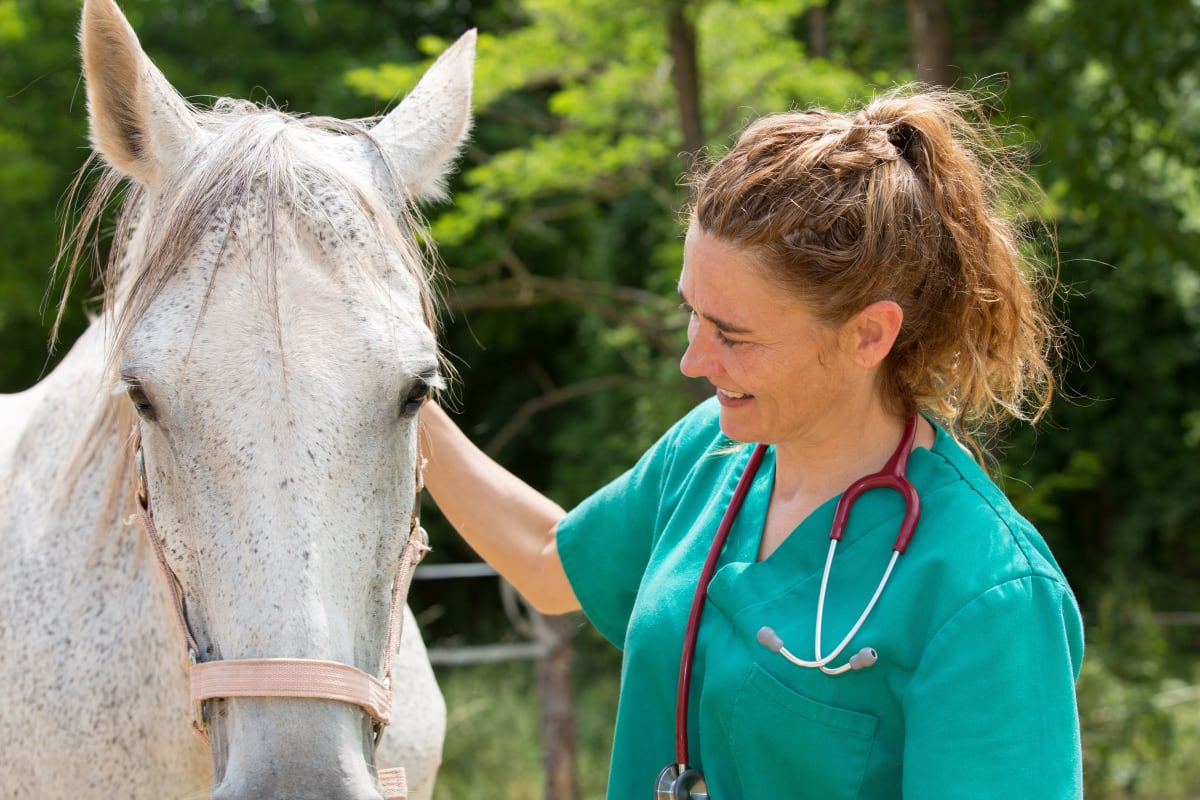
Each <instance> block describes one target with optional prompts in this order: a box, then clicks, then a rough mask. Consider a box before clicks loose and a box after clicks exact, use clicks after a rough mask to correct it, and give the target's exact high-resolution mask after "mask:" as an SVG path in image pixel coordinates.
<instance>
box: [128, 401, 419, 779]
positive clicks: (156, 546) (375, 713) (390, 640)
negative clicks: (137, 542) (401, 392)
mask: <svg viewBox="0 0 1200 800" xmlns="http://www.w3.org/2000/svg"><path fill="white" fill-rule="evenodd" d="M134 446H135V448H136V451H135V456H134V468H135V473H136V475H137V505H138V507H137V511H136V512H135V514H134V517H136V519H137V520H138V521H140V522H141V523H142V527H143V528H144V529H145V531H146V538H147V539H149V540H150V546H151V547H152V548H153V550H154V556H155V558H156V559H157V560H158V567H159V574H160V575H161V576H162V578H163V582H164V583H165V584H166V587H167V592H168V594H170V596H171V607H172V610H173V611H174V612H175V623H176V627H177V628H178V629H179V633H180V637H181V639H182V640H183V646H184V650H185V651H186V658H185V660H184V669H185V670H186V671H187V673H188V677H189V679H190V682H191V696H192V711H193V717H192V721H191V725H192V731H193V732H194V733H195V734H196V735H197V736H198V737H199V738H200V739H201V740H203V741H204V742H205V743H206V744H211V743H210V741H209V737H208V723H207V721H206V719H205V713H204V704H205V702H206V701H208V700H214V699H218V698H229V697H292V698H295V697H300V698H310V699H316V700H337V701H340V702H343V703H350V704H351V705H356V706H360V707H361V708H362V709H363V710H364V711H366V712H367V714H368V715H369V716H370V717H371V720H372V729H373V732H374V744H375V747H378V746H379V742H380V740H381V739H382V738H383V731H384V729H385V728H386V727H387V725H388V723H389V722H391V711H392V662H393V659H394V656H395V654H396V650H397V648H398V647H399V644H400V633H401V628H402V627H403V625H404V604H405V601H406V599H407V597H408V589H409V586H410V584H411V583H412V576H413V571H414V570H415V569H416V566H417V564H418V563H420V561H421V559H422V558H424V556H425V554H426V553H427V552H429V534H428V533H426V532H425V529H424V528H423V527H421V490H422V489H423V488H424V480H423V477H422V474H421V473H422V470H421V467H422V462H421V446H420V443H419V442H418V444H417V464H416V473H417V475H416V496H415V497H414V498H413V507H412V515H411V517H410V520H409V533H408V542H407V543H406V544H405V546H404V551H403V552H402V553H401V554H400V564H399V567H398V568H397V571H396V577H395V579H394V580H393V581H392V607H391V611H390V613H389V617H388V631H387V640H386V644H385V646H384V667H383V679H382V680H379V679H377V678H376V677H375V676H373V675H369V674H367V673H366V672H363V671H362V670H360V669H358V668H357V667H353V666H351V665H349V664H342V663H340V662H337V661H321V660H318V659H310V658H241V659H227V660H220V661H201V660H200V647H199V645H197V644H196V638H195V636H193V635H192V630H191V625H190V624H189V623H188V618H187V606H186V605H185V603H184V598H183V586H182V584H181V583H180V582H179V578H178V577H176V575H175V571H174V570H172V569H171V565H170V564H168V563H167V556H166V552H165V551H164V550H163V543H162V540H161V539H160V538H159V536H158V529H157V528H156V527H155V525H154V511H153V507H152V505H151V503H150V493H149V491H148V490H147V488H146V468H145V456H144V455H143V454H142V430H141V426H140V425H139V426H137V427H135V428H134ZM377 774H378V777H379V782H380V784H381V785H382V787H383V792H384V797H385V799H386V800H404V798H405V797H406V795H407V789H406V785H405V775H404V768H403V767H399V768H396V769H386V770H377Z"/></svg>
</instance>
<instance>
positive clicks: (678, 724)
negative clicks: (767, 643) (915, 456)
mask: <svg viewBox="0 0 1200 800" xmlns="http://www.w3.org/2000/svg"><path fill="white" fill-rule="evenodd" d="M916 435H917V417H916V416H913V417H911V418H910V419H909V420H908V421H907V423H906V424H905V426H904V433H903V435H902V436H901V437H900V444H899V445H898V446H897V447H896V451H895V452H894V453H893V454H892V457H891V458H889V459H888V462H887V464H885V465H884V467H883V469H881V470H880V471H879V472H876V473H872V474H871V475H866V476H864V477H862V478H859V479H858V480H857V481H855V482H854V483H852V484H851V485H850V488H848V489H847V490H846V491H845V492H843V494H842V497H841V499H840V500H839V501H838V505H837V509H836V511H835V512H834V515H833V527H832V530H830V532H829V538H830V539H835V540H838V541H840V540H841V538H842V534H843V533H844V532H845V530H846V523H847V521H848V520H849V518H850V507H851V506H852V505H853V504H854V501H855V500H857V499H858V498H859V497H860V496H861V495H862V494H863V493H864V492H866V491H867V490H868V489H875V488H886V489H894V490H895V491H897V492H899V493H900V494H901V495H903V497H904V502H905V511H904V519H903V521H902V522H901V524H900V532H899V534H898V535H897V536H896V542H895V544H894V545H893V546H892V550H893V551H895V552H897V553H903V552H904V550H905V549H906V548H907V547H908V543H909V541H910V540H911V539H912V534H913V530H915V529H916V526H917V520H918V518H919V516H920V508H921V502H920V498H919V497H918V495H917V490H916V489H915V488H914V487H913V485H912V484H911V483H909V481H908V479H907V478H906V477H905V470H906V468H907V466H908V456H909V453H910V452H912V448H913V443H914V442H915V441H916ZM766 452H767V445H765V444H759V445H756V446H755V447H754V452H753V453H751V454H750V460H749V461H747V462H746V468H745V469H744V470H743V471H742V477H741V479H739V480H738V483H737V486H736V487H735V488H734V490H733V496H732V497H731V498H729V506H728V507H727V508H726V509H725V516H723V517H722V518H721V524H720V526H718V527H717V534H716V536H714V537H713V542H712V546H711V547H709V549H708V557H707V558H706V559H705V560H704V568H703V569H702V570H701V571H700V580H699V581H697V583H696V593H695V595H694V596H693V597H692V607H691V611H690V612H689V613H688V622H687V628H686V629H685V631H684V634H683V652H682V653H681V654H680V658H679V687H678V690H677V693H676V697H675V761H676V763H677V764H678V765H679V767H680V769H681V770H682V769H683V768H684V767H686V766H687V765H688V764H689V763H690V762H689V760H688V737H687V721H688V694H689V690H690V688H691V683H692V661H693V660H694V658H695V655H696V639H697V636H698V635H699V632H700V615H701V613H703V611H704V600H705V598H706V597H707V596H708V585H709V583H710V582H711V581H712V576H713V573H714V572H715V571H716V569H717V562H718V561H719V560H720V558H721V551H722V550H723V549H724V547H725V540H726V539H728V538H729V531H730V530H731V529H732V528H733V521H734V520H735V519H736V518H737V514H738V511H739V510H741V507H742V503H743V502H744V501H745V499H746V494H747V493H748V492H749V491H750V485H751V484H752V483H753V482H754V475H755V473H757V472H758V466H759V464H761V463H762V460H763V456H764V455H765V454H766Z"/></svg>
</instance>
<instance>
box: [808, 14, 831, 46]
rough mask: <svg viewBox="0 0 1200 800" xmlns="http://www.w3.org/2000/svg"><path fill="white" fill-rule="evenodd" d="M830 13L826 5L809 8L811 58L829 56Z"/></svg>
mask: <svg viewBox="0 0 1200 800" xmlns="http://www.w3.org/2000/svg"><path fill="white" fill-rule="evenodd" d="M828 32H829V14H828V13H827V12H826V10H825V6H813V7H812V8H810V9H809V10H808V55H809V57H810V58H829V36H828Z"/></svg>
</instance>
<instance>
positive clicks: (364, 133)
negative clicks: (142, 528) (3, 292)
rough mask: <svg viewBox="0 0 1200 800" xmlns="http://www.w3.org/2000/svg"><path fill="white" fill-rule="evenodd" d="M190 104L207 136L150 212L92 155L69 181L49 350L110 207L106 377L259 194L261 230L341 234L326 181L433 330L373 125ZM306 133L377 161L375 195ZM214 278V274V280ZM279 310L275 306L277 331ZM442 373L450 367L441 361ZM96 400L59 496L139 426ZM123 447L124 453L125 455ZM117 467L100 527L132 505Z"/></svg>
mask: <svg viewBox="0 0 1200 800" xmlns="http://www.w3.org/2000/svg"><path fill="white" fill-rule="evenodd" d="M189 108H190V111H191V113H192V115H193V118H194V121H195V122H196V123H197V126H198V127H199V128H200V129H201V130H203V131H204V132H205V133H206V134H208V135H209V136H210V138H209V141H208V143H207V144H206V146H204V147H201V148H198V149H197V150H196V151H195V152H194V153H193V154H192V155H191V156H190V161H189V163H187V164H186V165H184V166H183V167H181V168H179V169H177V170H174V171H173V172H172V173H171V175H170V176H169V177H168V178H167V179H166V181H167V183H166V185H164V186H163V187H162V191H160V192H158V193H157V195H156V197H158V198H161V199H158V200H156V201H154V205H153V206H151V205H150V203H151V202H152V200H151V198H150V197H149V196H148V193H147V191H146V189H145V188H144V187H142V186H141V185H139V184H136V183H134V182H132V181H129V180H128V179H127V178H126V177H125V176H124V175H123V174H122V173H120V172H118V171H117V170H115V169H113V168H112V167H111V166H109V165H107V164H105V163H104V162H103V161H102V159H101V158H100V156H98V155H97V154H96V153H94V152H93V153H92V154H91V155H90V156H89V157H88V159H87V161H86V162H85V163H84V165H83V167H82V168H81V169H80V171H79V173H78V174H77V175H76V178H75V180H74V181H73V182H72V184H71V187H70V188H69V190H68V193H67V209H68V212H69V214H68V223H67V225H66V226H64V234H63V237H62V239H61V241H60V246H59V255H58V258H57V259H56V261H55V268H54V270H55V276H56V279H61V280H62V281H63V290H62V295H61V298H60V300H59V303H58V308H57V313H56V315H55V319H54V323H53V327H52V334H51V341H52V343H56V342H57V339H58V333H59V328H60V326H61V323H62V319H63V315H64V313H65V310H66V307H67V304H68V302H69V295H70V291H71V287H72V285H73V284H74V282H75V280H76V279H77V278H78V275H79V273H80V271H81V269H82V266H83V265H84V264H85V263H91V264H93V265H100V264H101V263H102V258H101V255H100V251H101V239H102V231H103V230H104V224H105V223H104V221H105V219H106V217H107V216H108V213H109V211H110V209H112V208H113V206H114V205H118V204H119V210H118V212H117V217H116V221H115V226H114V227H113V228H112V230H113V234H112V239H111V245H110V248H109V254H108V258H107V261H106V262H104V264H103V266H102V267H100V268H99V269H97V272H98V279H99V283H100V284H101V286H102V289H103V311H102V314H101V317H102V320H103V323H104V324H105V325H107V326H109V328H108V331H107V334H108V335H107V337H106V339H107V342H108V348H107V356H106V370H105V374H108V375H111V374H112V373H113V371H114V367H115V366H116V364H115V361H116V359H117V358H118V354H119V353H120V352H121V349H122V347H123V346H124V343H125V341H126V339H127V338H128V337H129V335H130V332H131V331H132V330H133V328H134V326H135V325H136V324H137V321H138V320H139V319H140V318H141V316H142V315H143V314H144V313H145V312H146V310H147V309H148V308H149V307H150V305H151V303H153V301H154V299H155V298H156V297H158V295H159V294H160V293H161V292H162V290H163V289H164V288H165V287H166V285H167V283H168V282H169V281H170V279H171V278H172V277H173V276H174V275H175V274H177V273H178V271H179V270H180V269H181V268H182V266H183V265H184V263H185V262H186V259H187V257H188V256H189V254H191V253H193V252H195V250H196V249H197V248H198V246H199V245H200V243H201V241H202V240H203V239H204V238H205V237H206V236H212V235H213V231H214V228H215V229H216V230H218V231H223V233H221V235H222V236H223V241H222V243H221V246H220V250H219V252H218V254H217V256H216V263H218V264H219V262H220V260H221V255H222V254H223V253H224V252H225V249H226V248H227V247H228V246H229V244H230V232H231V231H232V230H233V229H234V226H235V225H236V224H237V221H238V216H239V215H240V214H242V213H244V212H245V211H246V210H247V209H248V207H249V205H250V204H251V203H252V202H255V201H256V199H261V201H262V205H263V209H264V213H265V214H266V219H264V220H263V221H262V224H263V225H265V226H266V229H267V230H277V229H278V228H277V225H276V223H277V222H279V221H280V220H278V219H277V217H278V215H279V212H280V210H281V209H283V208H287V209H290V210H291V214H292V215H293V218H300V217H302V216H303V217H306V218H307V219H308V220H309V221H311V222H314V223H322V224H323V225H324V226H325V227H326V228H327V229H328V231H329V232H330V233H331V235H332V236H333V237H334V238H335V239H343V238H344V237H343V230H342V227H341V226H340V225H339V222H338V221H337V220H335V219H333V218H332V217H331V216H330V215H329V214H328V213H327V212H326V211H325V210H324V209H323V208H322V206H321V204H320V202H318V200H317V198H316V197H315V196H314V194H313V191H312V189H313V186H314V185H327V186H332V187H334V188H336V189H339V190H341V191H342V192H343V193H344V194H345V195H346V196H347V197H350V198H353V199H354V201H355V203H356V205H357V207H358V209H359V210H360V211H361V212H362V213H363V218H364V219H366V220H368V221H369V224H370V232H371V233H372V234H373V235H374V236H375V237H376V240H377V241H378V242H379V243H380V244H381V245H384V246H386V247H388V248H389V249H393V250H398V251H399V252H400V253H401V255H402V261H403V262H404V264H405V265H407V266H408V268H409V270H410V271H411V273H412V276H413V277H414V278H415V281H416V285H417V287H418V291H419V300H420V304H421V309H422V314H423V316H424V319H425V322H426V324H427V325H429V327H430V329H431V330H433V331H434V332H435V334H436V333H437V317H436V313H435V308H436V305H437V304H436V299H437V298H436V296H435V283H436V279H437V278H438V276H439V269H438V266H439V265H438V261H437V258H436V253H435V252H434V250H433V247H432V244H431V239H430V237H428V236H425V235H423V230H424V221H423V219H422V217H421V216H420V214H419V212H418V210H417V208H416V204H415V202H414V201H413V198H412V196H411V194H410V192H409V191H408V189H407V187H406V186H405V184H404V181H403V179H402V178H401V177H400V176H399V173H398V172H397V170H396V169H395V167H394V165H393V163H392V161H391V159H390V158H389V157H388V154H387V152H386V150H385V149H384V148H383V147H382V146H380V144H379V142H378V141H377V140H376V139H375V138H374V137H373V136H372V135H371V128H372V127H373V126H374V124H375V123H376V122H378V118H372V119H364V120H342V119H337V118H333V117H318V116H314V117H307V116H301V115H297V114H290V113H286V112H283V111H280V110H278V109H274V108H269V107H265V106H259V105H256V104H254V103H251V102H248V101H242V100H231V99H227V98H222V99H219V100H217V101H216V102H215V103H214V104H213V106H212V107H211V108H209V109H203V108H199V107H196V106H189ZM313 132H315V133H326V134H331V135H338V136H348V137H357V138H358V139H360V140H361V141H363V142H365V143H366V146H367V147H368V148H369V149H370V150H371V151H372V152H374V153H375V154H376V155H378V157H379V160H380V163H381V164H383V166H384V170H383V174H384V176H385V178H386V183H387V185H386V186H385V187H384V191H383V192H380V191H379V190H378V188H377V187H373V186H371V185H368V181H367V179H366V177H365V176H362V175H358V174H356V173H351V172H348V171H346V170H344V169H342V168H340V167H339V164H338V162H337V160H336V158H335V157H334V156H330V155H327V154H325V153H323V152H321V151H320V150H319V149H318V148H314V147H312V146H305V145H304V144H303V143H302V142H301V141H300V138H301V137H304V136H306V135H308V133H313ZM310 138H311V137H310ZM377 174H378V173H377ZM73 210H75V213H74V216H75V217H76V221H75V223H74V225H73V226H72V225H70V222H69V217H70V216H71V212H72V211H73ZM274 241H275V239H274V237H270V238H269V242H270V249H271V252H270V253H269V259H268V268H267V269H266V270H265V271H264V274H266V275H268V276H272V277H271V278H270V280H271V286H270V287H268V289H269V293H270V294H271V295H273V294H274V292H273V286H274V277H273V276H275V275H276V274H277V272H278V270H279V269H280V268H281V267H283V266H285V265H282V264H280V262H279V258H278V255H279V253H278V252H277V251H276V249H275V248H274V246H273V245H274ZM135 243H136V249H137V251H136V252H135V247H134V245H135ZM350 260H353V259H350ZM217 272H218V269H216V268H214V270H213V277H212V280H215V278H216V274H217ZM209 291H210V292H211V283H210V289H209ZM205 300H206V301H207V296H206V298H205ZM201 313H203V312H201ZM278 313H279V309H278V306H277V304H276V307H275V314H276V325H277V327H278V322H279V317H278ZM443 366H444V367H447V366H448V365H445V363H444V362H443ZM105 398H106V400H105V401H104V402H103V403H102V404H101V406H102V407H100V408H98V409H97V413H96V415H95V417H94V418H93V421H92V424H91V427H90V430H89V433H88V435H87V436H86V437H84V439H83V440H82V441H81V443H80V445H79V447H78V448H77V449H76V451H75V453H74V455H73V457H72V458H71V460H70V461H69V466H68V471H67V480H66V481H65V482H64V484H63V486H64V490H65V492H66V493H67V494H69V493H70V492H71V491H72V489H73V488H74V485H75V484H76V483H77V481H78V480H79V478H80V477H81V475H82V474H83V472H84V470H86V469H87V467H88V466H89V465H90V464H91V463H93V462H94V461H95V460H96V458H97V457H98V456H100V455H101V451H102V450H103V449H104V447H105V446H106V443H109V442H112V441H113V437H114V436H116V437H118V438H117V441H128V439H129V433H130V431H131V430H132V427H133V425H134V424H135V423H136V415H135V414H134V413H133V409H132V407H131V405H130V403H129V402H128V400H127V399H126V398H124V397H122V396H121V395H120V394H119V393H117V392H116V391H115V390H114V391H112V392H108V393H106V394H105ZM120 437H124V439H122V438H120ZM126 449H128V450H129V454H128V455H129V456H131V455H132V448H126ZM118 462H119V464H120V468H119V469H117V470H115V474H114V475H112V476H111V478H110V484H109V486H108V487H107V490H106V492H105V497H106V498H107V503H106V507H105V509H104V513H102V514H101V515H100V516H99V517H98V520H99V522H100V525H101V527H102V528H106V527H107V526H108V525H109V524H110V523H111V522H112V521H113V520H114V519H115V518H117V517H118V515H120V516H124V515H125V513H127V512H128V511H131V510H132V503H133V501H134V493H133V491H132V480H131V479H130V474H129V473H130V469H131V462H132V459H131V457H128V456H127V457H124V458H121V459H119V460H118Z"/></svg>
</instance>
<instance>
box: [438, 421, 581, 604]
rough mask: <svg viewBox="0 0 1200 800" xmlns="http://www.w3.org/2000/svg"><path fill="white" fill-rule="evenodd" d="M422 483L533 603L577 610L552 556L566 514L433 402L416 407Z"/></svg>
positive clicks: (472, 543) (555, 555)
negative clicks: (423, 460) (422, 461)
mask: <svg viewBox="0 0 1200 800" xmlns="http://www.w3.org/2000/svg"><path fill="white" fill-rule="evenodd" d="M421 446H422V450H423V452H424V455H425V457H426V459H427V462H426V466H425V474H424V477H425V488H427V489H428V490H429V493H430V495H432V496H433V499H434V500H435V501H437V504H438V508H440V509H441V511H442V514H443V515H444V516H445V517H446V519H447V520H449V522H450V524H451V525H453V526H454V527H455V529H456V530H457V531H458V532H459V534H460V535H461V536H462V537H463V539H465V540H466V542H467V544H469V545H470V546H471V547H472V549H474V550H475V552H477V553H478V554H479V555H480V556H481V557H482V558H483V559H484V560H485V561H487V562H488V563H489V564H491V565H492V566H493V567H495V568H496V571H497V572H499V573H500V574H501V575H503V576H504V577H505V579H507V580H508V581H509V582H510V583H512V584H513V586H515V587H516V588H517V591H519V592H520V593H521V594H522V595H523V596H524V597H525V599H526V600H528V601H529V602H530V603H531V604H532V605H533V607H534V608H536V609H537V610H539V611H541V612H542V613H546V614H562V613H565V612H567V611H574V610H576V609H578V608H579V601H578V600H576V599H575V593H574V591H573V590H572V589H571V584H570V582H569V581H568V580H567V575H566V572H565V571H564V570H563V565H562V561H561V560H560V559H559V556H558V547H557V544H556V540H555V530H556V528H557V525H558V521H559V520H561V519H562V518H563V517H564V516H566V512H564V511H563V509H562V508H561V507H560V506H559V505H558V504H557V503H555V502H553V501H552V500H550V499H549V498H548V497H546V496H544V495H543V494H541V493H540V492H538V491H537V490H536V489H534V488H533V487H532V486H530V485H529V484H527V483H525V482H524V481H522V480H521V479H520V478H518V477H516V476H515V475H513V474H512V473H511V472H509V471H508V470H506V469H504V467H502V466H500V465H499V464H497V463H496V462H495V461H494V460H492V458H491V457H490V456H488V455H487V454H486V453H484V452H483V451H482V450H480V449H479V448H478V447H476V446H475V445H474V444H473V443H472V442H471V441H470V440H469V439H468V438H467V436H466V434H464V433H463V432H462V431H461V430H460V429H459V427H458V426H457V425H455V424H454V422H453V420H451V419H450V418H449V417H448V416H447V415H446V412H445V411H443V410H442V409H441V408H440V407H439V406H438V405H436V404H435V403H429V404H427V405H426V406H425V408H423V409H422V410H421Z"/></svg>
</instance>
